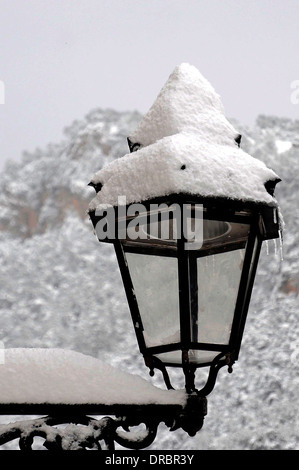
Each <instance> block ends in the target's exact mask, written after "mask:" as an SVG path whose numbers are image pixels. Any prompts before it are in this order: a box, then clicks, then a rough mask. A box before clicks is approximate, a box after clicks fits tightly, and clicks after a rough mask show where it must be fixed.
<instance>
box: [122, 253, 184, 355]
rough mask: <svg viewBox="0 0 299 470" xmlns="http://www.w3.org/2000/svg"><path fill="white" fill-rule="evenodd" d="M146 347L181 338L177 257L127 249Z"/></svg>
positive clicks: (175, 341) (174, 341)
mask: <svg viewBox="0 0 299 470" xmlns="http://www.w3.org/2000/svg"><path fill="white" fill-rule="evenodd" d="M126 258H127V263H128V267H129V270H130V275H131V279H132V282H133V286H134V293H135V296H136V299H137V302H138V306H139V310H140V313H141V317H142V324H143V328H144V331H143V335H144V339H145V343H146V346H147V347H152V346H160V345H162V344H171V343H177V342H179V341H180V317H179V292H178V271H177V259H176V258H171V257H165V256H153V255H144V254H137V253H126Z"/></svg>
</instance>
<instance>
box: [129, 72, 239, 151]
mask: <svg viewBox="0 0 299 470" xmlns="http://www.w3.org/2000/svg"><path fill="white" fill-rule="evenodd" d="M180 132H188V133H189V132H190V133H195V134H196V135H197V136H202V137H203V138H204V139H205V140H208V141H211V142H214V143H220V144H228V145H235V138H238V136H239V134H238V132H237V131H236V130H235V129H234V128H233V126H232V125H231V124H230V123H229V122H228V121H227V119H226V118H225V116H224V108H223V105H222V102H221V98H220V96H219V95H218V94H217V93H216V91H215V90H214V88H213V87H212V85H211V84H210V83H209V82H208V81H207V80H206V79H205V78H204V77H203V76H202V75H201V73H200V72H199V71H198V70H197V69H196V68H195V67H194V66H192V65H189V64H186V63H183V64H181V65H179V66H177V67H176V68H175V69H174V71H173V72H172V74H171V75H170V77H169V79H168V80H167V82H166V83H165V85H164V87H163V88H162V90H161V91H160V93H159V95H158V97H157V99H156V101H155V102H154V104H153V105H152V107H151V108H150V110H149V111H148V113H147V114H146V115H145V116H144V117H143V119H142V120H141V122H140V123H139V125H138V127H137V129H136V130H135V131H134V132H133V133H132V134H131V135H130V136H129V141H130V143H131V144H132V145H134V144H139V145H140V146H141V147H145V146H147V145H150V144H153V143H155V142H156V141H158V140H160V139H161V138H163V137H166V136H170V135H175V134H177V133H180Z"/></svg>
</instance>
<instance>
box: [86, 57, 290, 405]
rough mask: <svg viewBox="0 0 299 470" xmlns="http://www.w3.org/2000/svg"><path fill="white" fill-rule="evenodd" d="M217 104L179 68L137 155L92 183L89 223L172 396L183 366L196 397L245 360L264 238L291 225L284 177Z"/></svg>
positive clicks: (133, 144)
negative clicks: (110, 256)
mask: <svg viewBox="0 0 299 470" xmlns="http://www.w3.org/2000/svg"><path fill="white" fill-rule="evenodd" d="M190 90H191V91H190ZM207 90H208V92H207ZM183 91H187V93H185V94H184V93H183ZM189 92H190V93H189ZM176 94H177V95H180V96H177V95H176ZM203 94H204V96H203ZM189 95H191V98H190V96H189ZM207 95H208V98H209V100H207ZM182 96H183V98H182ZM215 96H216V95H215V93H214V91H213V89H212V88H211V87H210V88H209V87H208V86H207V83H206V82H205V81H204V80H203V78H202V76H201V75H200V74H199V72H198V71H196V69H194V68H193V67H191V66H188V65H187V64H182V66H180V67H178V68H177V69H176V70H175V71H174V73H173V74H172V75H171V76H170V78H169V81H168V82H167V83H166V85H165V86H164V88H163V89H162V92H161V93H160V95H159V96H158V98H157V101H156V103H155V104H154V106H153V107H152V108H151V110H150V111H149V113H148V114H147V115H146V116H145V117H144V119H143V120H142V121H141V123H140V124H139V127H138V129H137V131H136V132H135V133H133V136H130V138H128V143H129V148H130V152H131V153H130V154H129V155H126V156H125V157H123V158H121V159H118V160H117V161H115V162H113V163H112V164H110V165H108V166H107V167H105V168H103V169H102V170H100V171H99V172H98V173H97V174H96V175H95V177H94V178H93V180H92V182H91V183H90V184H91V185H92V186H94V188H95V190H96V192H97V196H96V197H95V199H94V200H93V201H92V203H91V205H90V208H89V215H90V218H91V220H92V223H93V226H94V228H95V230H96V233H97V236H98V238H99V240H100V241H103V242H108V243H112V244H113V245H114V248H115V252H116V255H117V259H118V263H119V268H120V272H121V275H122V280H123V283H124V288H125V292H126V295H127V300H128V304H129V308H130V312H131V316H132V321H133V325H134V329H135V333H136V337H137V341H138V345H139V349H140V352H141V353H142V355H143V357H144V361H145V364H146V365H147V366H148V367H149V369H150V373H151V374H153V372H154V369H159V370H161V371H162V373H163V377H164V380H165V383H166V386H167V388H169V389H170V388H173V387H172V384H171V381H170V378H169V375H168V372H167V369H168V368H169V367H176V368H182V370H183V373H184V376H185V388H186V391H187V393H188V394H189V395H192V396H194V397H197V399H202V400H203V399H205V397H206V396H207V395H208V394H209V393H210V392H211V391H212V390H213V387H214V385H215V381H216V377H217V373H218V371H219V369H220V368H222V367H223V366H225V365H227V366H228V370H229V372H231V371H232V365H233V363H234V362H235V361H236V360H237V359H238V356H239V351H240V347H241V341H242V336H243V332H244V327H245V322H246V316H247V312H248V308H249V303H250V297H251V293H252V289H253V284H254V278H255V274H256V269H257V264H258V260H259V254H260V249H261V245H262V242H263V240H268V239H272V238H279V237H281V228H282V222H281V217H280V213H279V207H278V204H277V202H276V200H275V198H274V189H275V185H276V183H277V182H278V181H280V179H279V178H278V176H277V175H276V174H275V173H274V172H273V171H272V170H270V169H268V168H267V167H266V166H265V165H264V164H263V163H262V162H260V161H258V160H256V159H254V158H253V157H251V156H249V155H248V154H246V153H245V152H244V151H242V150H241V148H240V141H241V136H240V135H239V134H238V133H237V132H236V131H234V129H233V127H232V126H231V125H230V124H229V123H228V122H226V121H225V120H224V118H223V114H222V113H221V110H219V100H218V98H217V96H216V97H215ZM195 98H197V101H196V99H195ZM182 100H183V101H184V103H183V104H182ZM190 100H191V101H190ZM173 103H179V104H178V106H177V107H173ZM194 103H195V104H194ZM211 103H212V104H211ZM199 104H201V105H202V104H203V106H202V108H201V109H200V106H199ZM173 108H175V109H173ZM206 108H209V109H208V110H206ZM182 110H183V111H182ZM198 110H199V111H198ZM186 113H189V114H188V116H187V117H186V115H185V114H186ZM190 113H191V118H190ZM192 113H193V115H192ZM165 120H167V123H166V124H165ZM161 123H162V124H161ZM190 123H191V124H190ZM194 123H195V124H194ZM194 126H195V127H194ZM213 126H214V127H213ZM161 127H162V128H163V129H164V130H163V129H162V130H161ZM211 128H212V133H211ZM147 130H148V131H149V132H150V133H151V135H150V137H149V136H148V135H147V132H146V131H147ZM165 130H166V131H167V132H166V131H165ZM163 132H164V133H163ZM211 137H212V140H211ZM205 367H207V368H209V374H208V378H207V381H206V383H205V385H204V386H203V387H202V388H201V389H200V390H198V389H197V388H196V384H195V372H196V369H198V368H205Z"/></svg>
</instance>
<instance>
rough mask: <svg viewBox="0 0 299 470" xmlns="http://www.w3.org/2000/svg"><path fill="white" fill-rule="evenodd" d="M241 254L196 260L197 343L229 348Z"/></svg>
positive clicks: (240, 268)
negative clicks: (224, 345)
mask: <svg viewBox="0 0 299 470" xmlns="http://www.w3.org/2000/svg"><path fill="white" fill-rule="evenodd" d="M244 253H245V250H244V249H242V250H234V251H229V252H227V253H218V254H215V255H213V256H209V257H203V258H198V260H197V282H198V318H197V324H198V329H197V335H198V337H197V341H198V342H204V343H217V344H228V342H229V338H230V333H231V327H232V322H233V317H234V310H235V305H236V300H237V294H238V290H239V284H240V278H241V272H242V267H243V261H244ZM193 339H194V340H196V338H193Z"/></svg>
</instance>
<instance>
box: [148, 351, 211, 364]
mask: <svg viewBox="0 0 299 470" xmlns="http://www.w3.org/2000/svg"><path fill="white" fill-rule="evenodd" d="M219 353H220V351H198V350H194V349H190V350H189V361H190V363H191V364H206V363H210V362H212V361H213V359H215V357H216V356H218V354H219ZM155 356H156V357H157V358H158V359H161V361H163V362H164V363H168V364H177V365H181V364H182V352H181V351H170V352H166V353H161V354H156V355H155Z"/></svg>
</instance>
